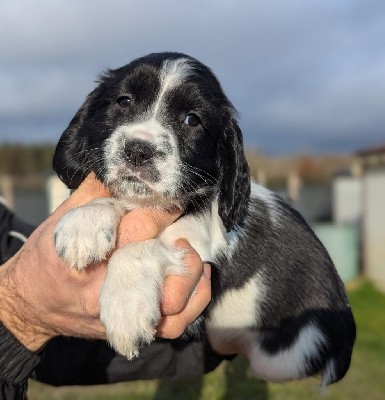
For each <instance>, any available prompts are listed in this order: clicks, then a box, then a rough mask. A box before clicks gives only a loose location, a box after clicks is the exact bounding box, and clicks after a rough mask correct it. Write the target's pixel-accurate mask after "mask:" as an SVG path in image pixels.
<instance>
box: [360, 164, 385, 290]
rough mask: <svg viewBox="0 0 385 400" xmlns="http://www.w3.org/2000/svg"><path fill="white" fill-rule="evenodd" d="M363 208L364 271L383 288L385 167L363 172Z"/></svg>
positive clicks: (384, 285) (384, 282) (384, 280)
mask: <svg viewBox="0 0 385 400" xmlns="http://www.w3.org/2000/svg"><path fill="white" fill-rule="evenodd" d="M363 210H364V218H363V245H364V272H365V275H366V276H367V277H368V278H370V279H371V280H373V282H374V283H375V284H376V285H377V286H378V287H379V288H381V289H383V290H385V169H383V170H377V171H368V172H367V173H366V174H365V176H364V181H363Z"/></svg>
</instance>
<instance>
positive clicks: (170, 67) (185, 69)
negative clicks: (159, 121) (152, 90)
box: [153, 58, 193, 116]
mask: <svg viewBox="0 0 385 400" xmlns="http://www.w3.org/2000/svg"><path fill="white" fill-rule="evenodd" d="M192 72H193V68H192V65H191V60H189V59H188V58H178V59H177V60H166V61H165V62H164V64H163V66H162V69H161V71H160V90H159V94H158V97H157V99H156V101H155V104H154V108H153V115H154V116H155V115H156V114H157V113H158V111H159V109H160V107H161V104H162V100H163V97H164V95H165V94H166V93H167V92H168V91H169V90H171V89H172V88H174V87H175V86H178V85H180V84H181V83H182V82H183V80H184V79H185V78H186V77H187V76H189V75H191V74H192Z"/></svg>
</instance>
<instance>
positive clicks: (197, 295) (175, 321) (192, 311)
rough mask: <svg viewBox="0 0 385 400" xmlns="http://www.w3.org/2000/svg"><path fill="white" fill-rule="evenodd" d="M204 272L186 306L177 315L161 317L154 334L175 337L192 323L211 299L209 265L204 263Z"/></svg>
mask: <svg viewBox="0 0 385 400" xmlns="http://www.w3.org/2000/svg"><path fill="white" fill-rule="evenodd" d="M204 271H205V272H204V273H203V274H202V276H201V279H200V280H199V282H198V285H197V287H196V290H195V291H194V293H193V294H192V296H191V297H190V299H189V301H188V303H187V305H186V307H185V308H184V309H183V310H182V311H181V312H180V313H179V314H177V315H167V316H164V317H162V319H161V320H160V322H159V324H158V325H157V328H156V332H157V333H156V335H157V336H159V337H162V338H164V339H176V338H177V337H179V336H180V335H182V333H183V332H184V331H185V330H186V328H187V327H188V326H189V325H190V324H191V323H193V322H194V321H195V320H196V319H197V318H198V317H199V315H201V314H202V312H203V311H204V309H205V308H206V307H207V306H208V305H209V303H210V301H211V279H210V277H211V266H210V265H209V264H205V265H204Z"/></svg>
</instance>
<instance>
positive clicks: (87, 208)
mask: <svg viewBox="0 0 385 400" xmlns="http://www.w3.org/2000/svg"><path fill="white" fill-rule="evenodd" d="M119 217H120V214H119V213H118V212H117V211H116V209H115V208H113V207H111V206H107V205H106V204H104V203H101V204H100V203H89V204H86V205H84V206H81V207H78V208H75V209H73V210H71V211H70V212H68V213H67V214H65V215H64V217H63V218H62V219H61V220H60V222H59V224H58V225H57V227H56V229H55V231H54V243H55V249H56V252H57V253H58V255H59V256H60V257H62V258H63V259H64V260H65V261H66V263H67V264H68V265H69V266H71V267H74V268H77V269H82V268H84V267H85V266H86V265H88V264H90V263H92V262H95V261H101V260H104V259H105V258H106V257H107V254H108V253H109V252H110V251H111V250H112V249H113V248H114V246H115V242H116V228H117V224H118V220H119Z"/></svg>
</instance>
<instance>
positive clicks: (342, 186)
mask: <svg viewBox="0 0 385 400" xmlns="http://www.w3.org/2000/svg"><path fill="white" fill-rule="evenodd" d="M361 216H362V179H361V178H354V177H351V176H341V177H337V178H335V179H334V180H333V221H334V222H335V223H336V224H346V223H348V224H350V223H357V222H359V221H360V218H361Z"/></svg>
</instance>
